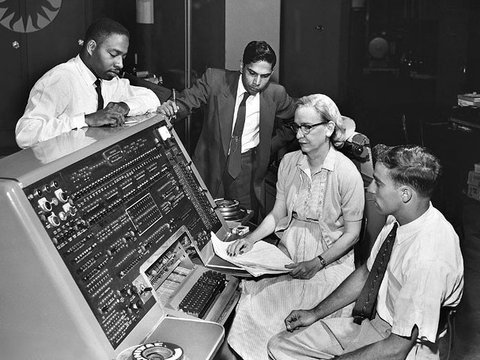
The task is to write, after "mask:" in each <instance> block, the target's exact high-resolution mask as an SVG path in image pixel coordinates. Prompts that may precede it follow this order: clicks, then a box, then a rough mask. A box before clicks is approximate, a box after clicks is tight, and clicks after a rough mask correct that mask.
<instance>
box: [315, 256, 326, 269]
mask: <svg viewBox="0 0 480 360" xmlns="http://www.w3.org/2000/svg"><path fill="white" fill-rule="evenodd" d="M317 257H318V259H319V260H320V264H322V269H323V268H324V267H327V262H326V261H325V259H324V258H323V257H322V255H318V256H317Z"/></svg>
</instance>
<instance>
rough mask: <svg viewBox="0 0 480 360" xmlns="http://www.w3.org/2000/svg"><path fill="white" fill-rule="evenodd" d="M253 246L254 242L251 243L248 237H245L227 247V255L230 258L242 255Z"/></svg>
mask: <svg viewBox="0 0 480 360" xmlns="http://www.w3.org/2000/svg"><path fill="white" fill-rule="evenodd" d="M253 244H255V241H253V240H252V239H251V238H250V237H248V236H245V237H244V238H241V239H238V240H235V241H234V242H232V243H231V244H230V245H228V248H227V254H228V255H230V256H235V255H239V254H240V255H241V254H244V253H246V252H248V251H250V250H251V249H252V247H253Z"/></svg>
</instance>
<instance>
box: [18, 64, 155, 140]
mask: <svg viewBox="0 0 480 360" xmlns="http://www.w3.org/2000/svg"><path fill="white" fill-rule="evenodd" d="M95 80H96V77H95V75H94V74H93V73H92V72H91V71H90V69H88V67H87V66H86V65H85V64H84V63H83V61H82V60H81V59H80V56H78V55H77V56H76V57H75V58H73V59H71V60H69V61H67V62H66V63H63V64H60V65H57V66H55V67H54V68H53V69H51V70H50V71H48V72H47V73H46V74H45V75H43V76H42V77H41V78H40V79H39V80H38V81H37V82H36V84H35V85H34V86H33V88H32V90H31V91H30V96H29V99H28V103H27V106H26V108H25V113H24V114H23V116H22V117H21V118H20V120H19V121H18V123H17V126H16V129H15V135H16V140H17V144H18V146H20V147H22V148H25V147H29V146H32V145H33V144H35V143H37V142H39V141H44V140H48V139H50V138H53V137H55V136H57V135H60V134H62V133H65V132H68V131H70V130H72V129H78V128H81V127H85V126H87V124H86V123H85V115H86V114H87V115H88V114H91V113H94V112H96V111H97V103H98V99H97V98H98V97H97V93H96V91H95V85H94V82H95ZM101 81H102V83H101V89H102V97H103V99H104V104H105V105H107V104H108V103H109V102H122V101H123V102H124V103H126V104H127V105H128V107H129V108H130V111H129V112H128V115H129V116H135V115H140V114H145V113H147V112H152V111H155V110H156V109H157V107H158V106H159V105H160V101H159V100H158V98H157V96H156V95H155V94H154V93H153V91H151V90H149V89H146V88H143V87H137V86H132V85H130V82H129V81H128V80H127V79H120V78H118V77H115V78H113V79H112V80H101Z"/></svg>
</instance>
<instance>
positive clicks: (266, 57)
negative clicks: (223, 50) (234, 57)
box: [242, 41, 277, 69]
mask: <svg viewBox="0 0 480 360" xmlns="http://www.w3.org/2000/svg"><path fill="white" fill-rule="evenodd" d="M242 61H243V65H247V64H251V63H255V62H257V61H266V62H268V63H269V64H271V65H272V69H273V68H274V67H275V64H276V63H277V55H275V51H273V49H272V47H271V46H270V45H268V44H267V43H266V42H265V41H250V42H249V43H248V44H247V46H246V47H245V50H244V51H243V58H242Z"/></svg>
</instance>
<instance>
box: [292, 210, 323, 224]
mask: <svg viewBox="0 0 480 360" xmlns="http://www.w3.org/2000/svg"><path fill="white" fill-rule="evenodd" d="M292 217H293V218H294V219H295V220H300V221H305V222H318V219H312V218H309V217H307V218H306V219H302V218H300V217H298V214H297V213H296V212H295V211H294V212H293V213H292Z"/></svg>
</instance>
